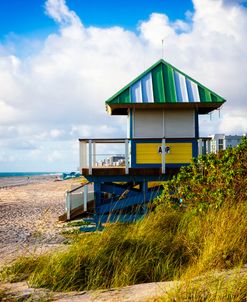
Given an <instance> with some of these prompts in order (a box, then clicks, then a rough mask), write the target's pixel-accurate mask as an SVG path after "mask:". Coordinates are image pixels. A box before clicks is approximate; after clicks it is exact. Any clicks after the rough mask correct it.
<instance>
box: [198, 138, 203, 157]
mask: <svg viewBox="0 0 247 302" xmlns="http://www.w3.org/2000/svg"><path fill="white" fill-rule="evenodd" d="M198 155H202V139H201V138H199V140H198Z"/></svg>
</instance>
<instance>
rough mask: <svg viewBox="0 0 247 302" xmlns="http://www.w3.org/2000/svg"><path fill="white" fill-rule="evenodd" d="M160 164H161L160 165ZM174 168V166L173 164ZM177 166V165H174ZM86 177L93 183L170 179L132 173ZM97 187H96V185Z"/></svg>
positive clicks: (163, 176)
mask: <svg viewBox="0 0 247 302" xmlns="http://www.w3.org/2000/svg"><path fill="white" fill-rule="evenodd" d="M158 166H160V165H158ZM172 168H173V166H172ZM174 168H175V167H174ZM85 178H86V179H87V180H88V181H90V182H93V183H105V182H130V181H131V182H136V183H137V182H142V181H143V180H144V179H146V180H147V181H165V180H167V179H168V176H167V175H164V174H163V175H149V176H145V177H144V176H132V175H114V176H112V175H105V176H96V175H86V176H85ZM94 189H95V187H94Z"/></svg>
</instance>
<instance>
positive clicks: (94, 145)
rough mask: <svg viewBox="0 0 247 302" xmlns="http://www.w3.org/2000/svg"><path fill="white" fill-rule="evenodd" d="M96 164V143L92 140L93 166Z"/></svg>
mask: <svg viewBox="0 0 247 302" xmlns="http://www.w3.org/2000/svg"><path fill="white" fill-rule="evenodd" d="M95 166H96V143H95V142H93V167H95Z"/></svg>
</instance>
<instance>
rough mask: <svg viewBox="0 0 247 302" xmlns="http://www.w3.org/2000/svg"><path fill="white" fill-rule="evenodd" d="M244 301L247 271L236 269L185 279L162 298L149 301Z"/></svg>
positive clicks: (246, 288) (246, 295)
mask: <svg viewBox="0 0 247 302" xmlns="http://www.w3.org/2000/svg"><path fill="white" fill-rule="evenodd" d="M174 301H176V302H185V301H190V302H200V301H203V302H227V301H229V302H244V301H247V272H246V270H245V272H243V271H241V270H240V269H235V270H234V271H231V272H222V273H215V274H210V275H205V276H203V277H201V278H198V279H194V280H191V279H190V280H185V281H182V282H180V284H179V285H178V286H177V287H175V288H174V289H171V290H169V291H168V292H167V293H166V294H164V296H163V297H161V298H156V299H152V300H150V301H149V302H174Z"/></svg>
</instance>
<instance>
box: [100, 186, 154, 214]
mask: <svg viewBox="0 0 247 302" xmlns="http://www.w3.org/2000/svg"><path fill="white" fill-rule="evenodd" d="M159 193H160V191H159V190H157V191H148V192H147V193H146V196H145V195H144V194H143V193H142V192H141V193H137V194H135V195H134V196H130V197H129V196H127V197H126V198H123V199H121V200H118V201H115V202H111V203H108V204H105V205H101V206H98V207H96V213H97V214H106V213H110V212H113V211H117V210H123V209H126V208H128V207H131V206H135V205H141V204H145V203H148V202H150V201H151V200H153V199H154V198H156V197H157V196H158V194H159ZM144 198H145V199H144Z"/></svg>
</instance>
